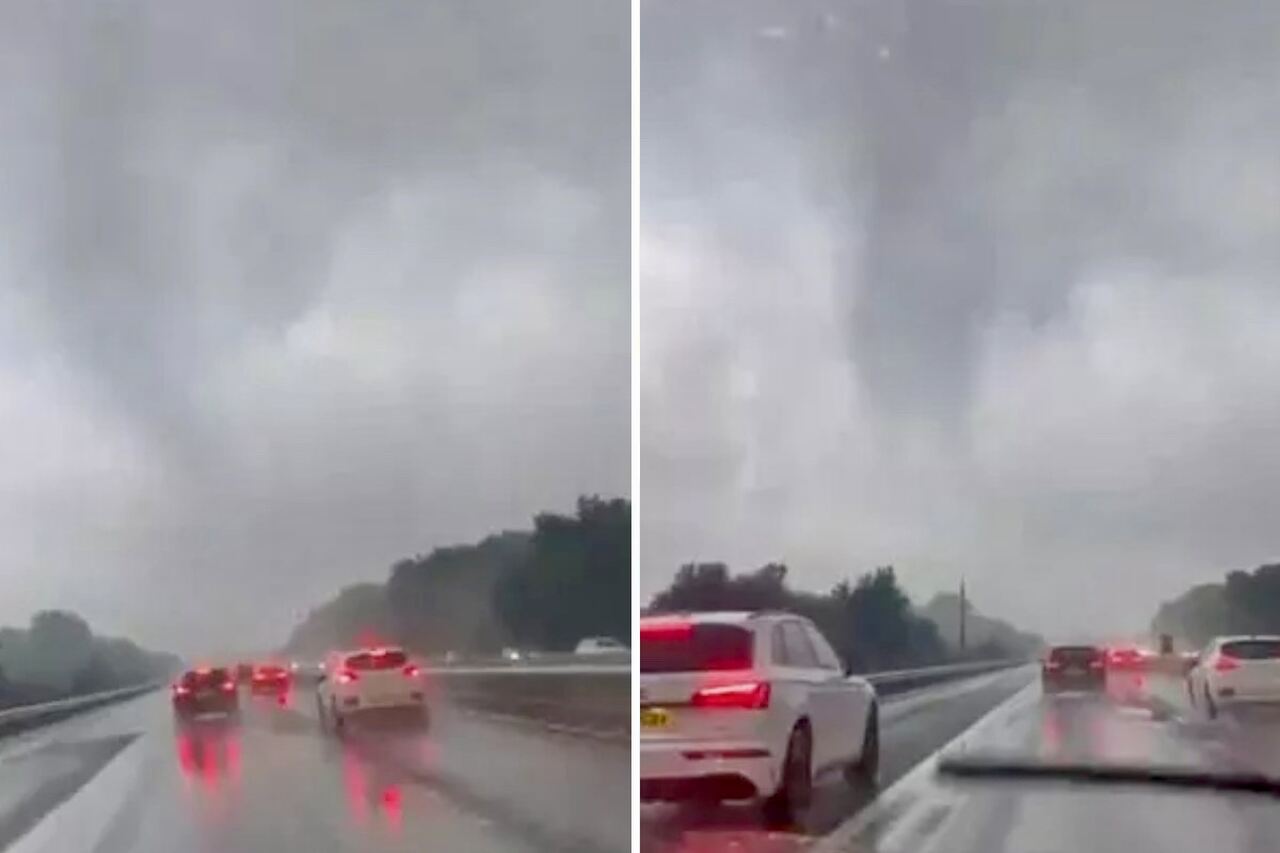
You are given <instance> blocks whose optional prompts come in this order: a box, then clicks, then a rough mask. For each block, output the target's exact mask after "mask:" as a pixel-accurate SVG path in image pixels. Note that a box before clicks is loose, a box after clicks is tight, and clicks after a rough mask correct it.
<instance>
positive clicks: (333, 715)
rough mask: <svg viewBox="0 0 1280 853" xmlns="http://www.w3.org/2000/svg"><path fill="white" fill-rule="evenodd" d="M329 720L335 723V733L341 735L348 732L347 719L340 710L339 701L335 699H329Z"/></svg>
mask: <svg viewBox="0 0 1280 853" xmlns="http://www.w3.org/2000/svg"><path fill="white" fill-rule="evenodd" d="M329 721H330V722H331V723H332V724H333V731H334V733H336V734H337V735H338V736H339V737H341V736H342V735H343V734H345V733H346V730H347V721H346V720H345V719H343V717H342V714H340V713H339V712H338V705H337V702H336V701H335V700H333V699H330V700H329Z"/></svg>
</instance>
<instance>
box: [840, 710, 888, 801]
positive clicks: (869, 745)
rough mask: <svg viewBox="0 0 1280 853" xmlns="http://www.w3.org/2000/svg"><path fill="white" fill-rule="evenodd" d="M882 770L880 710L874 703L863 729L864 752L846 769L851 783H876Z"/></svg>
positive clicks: (845, 774)
mask: <svg viewBox="0 0 1280 853" xmlns="http://www.w3.org/2000/svg"><path fill="white" fill-rule="evenodd" d="M879 772H880V712H879V710H878V709H877V708H876V706H875V703H872V705H871V710H870V711H869V712H867V726H866V728H865V729H863V731H862V754H861V755H860V756H859V757H858V760H857V761H856V762H855V763H853V764H850V765H849V766H848V767H846V768H845V770H844V778H845V780H846V781H847V782H848V783H849V784H850V785H858V786H860V785H875V783H876V776H877V775H878V774H879Z"/></svg>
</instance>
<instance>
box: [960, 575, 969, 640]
mask: <svg viewBox="0 0 1280 853" xmlns="http://www.w3.org/2000/svg"><path fill="white" fill-rule="evenodd" d="M968 609H969V608H968V606H967V604H966V603H965V597H964V578H963V577H962V578H960V651H961V652H963V651H964V641H965V637H964V619H965V611H966V610H968Z"/></svg>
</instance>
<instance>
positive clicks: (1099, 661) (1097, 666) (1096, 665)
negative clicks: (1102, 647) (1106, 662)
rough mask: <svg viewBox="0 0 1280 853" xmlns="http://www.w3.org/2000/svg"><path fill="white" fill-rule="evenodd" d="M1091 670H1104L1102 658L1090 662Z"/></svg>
mask: <svg viewBox="0 0 1280 853" xmlns="http://www.w3.org/2000/svg"><path fill="white" fill-rule="evenodd" d="M1089 669H1102V658H1093V659H1091V660H1090V661H1089Z"/></svg>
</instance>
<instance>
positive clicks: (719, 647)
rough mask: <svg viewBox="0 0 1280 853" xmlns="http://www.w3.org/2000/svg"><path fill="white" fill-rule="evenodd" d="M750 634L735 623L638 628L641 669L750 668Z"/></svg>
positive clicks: (718, 669) (673, 670)
mask: <svg viewBox="0 0 1280 853" xmlns="http://www.w3.org/2000/svg"><path fill="white" fill-rule="evenodd" d="M752 637H753V635H752V633H751V632H750V631H748V630H747V629H746V628H742V627H739V626H737V625H711V624H702V625H676V626H668V625H665V624H664V625H662V626H660V627H651V628H645V627H644V626H641V628H640V671H641V672H648V673H658V672H716V671H720V670H729V669H749V668H750V667H751V663H752V653H751V646H752Z"/></svg>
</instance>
